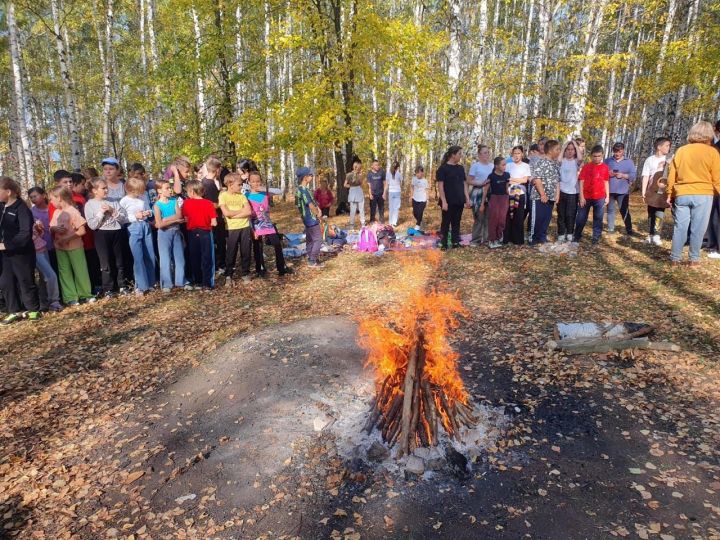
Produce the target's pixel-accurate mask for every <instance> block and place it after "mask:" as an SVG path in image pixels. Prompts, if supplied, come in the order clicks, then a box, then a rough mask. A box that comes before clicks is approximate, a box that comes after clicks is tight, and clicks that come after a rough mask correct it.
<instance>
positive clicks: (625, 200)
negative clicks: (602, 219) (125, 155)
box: [605, 142, 637, 236]
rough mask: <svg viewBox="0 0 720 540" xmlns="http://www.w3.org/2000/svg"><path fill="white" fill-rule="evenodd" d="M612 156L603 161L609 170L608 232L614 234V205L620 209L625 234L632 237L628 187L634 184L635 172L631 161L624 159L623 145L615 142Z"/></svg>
mask: <svg viewBox="0 0 720 540" xmlns="http://www.w3.org/2000/svg"><path fill="white" fill-rule="evenodd" d="M612 152H613V155H612V157H609V158H607V159H606V160H605V164H606V165H607V166H608V169H609V170H610V204H609V205H608V212H607V218H608V225H607V226H608V232H609V233H614V232H615V203H616V202H617V205H618V207H619V208H620V216H621V217H622V219H623V222H624V223H625V232H626V233H627V235H628V236H632V234H633V228H632V217H631V216H630V211H629V210H628V205H629V202H630V186H632V184H633V182H635V175H636V174H637V171H636V169H635V164H634V163H633V161H632V159H630V158H627V157H625V145H624V144H623V143H621V142H616V143H615V144H613V147H612Z"/></svg>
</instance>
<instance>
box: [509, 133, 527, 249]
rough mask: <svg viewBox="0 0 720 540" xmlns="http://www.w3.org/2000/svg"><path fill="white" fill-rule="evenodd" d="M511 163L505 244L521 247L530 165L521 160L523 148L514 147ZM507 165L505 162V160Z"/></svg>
mask: <svg viewBox="0 0 720 540" xmlns="http://www.w3.org/2000/svg"><path fill="white" fill-rule="evenodd" d="M510 155H511V161H510V163H508V164H507V172H508V174H509V175H510V188H509V189H508V193H509V195H510V210H509V212H508V222H507V223H506V226H505V243H508V242H512V243H513V244H515V245H519V246H521V245H523V242H524V237H523V224H524V223H525V211H526V209H527V204H526V199H527V189H528V182H529V180H530V165H528V164H527V163H525V161H524V160H523V155H524V152H523V147H522V146H515V147H514V148H513V149H512V152H511V154H510ZM506 163H507V160H506Z"/></svg>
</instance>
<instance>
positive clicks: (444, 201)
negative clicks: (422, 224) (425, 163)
mask: <svg viewBox="0 0 720 540" xmlns="http://www.w3.org/2000/svg"><path fill="white" fill-rule="evenodd" d="M461 159H462V148H461V147H460V146H451V147H450V148H448V151H447V152H445V155H444V156H443V158H442V161H441V162H440V167H438V170H437V173H436V175H435V177H436V179H437V190H438V195H439V196H440V206H441V208H442V221H441V223H440V249H442V250H447V248H448V232H449V231H450V229H451V228H452V244H451V246H452V247H453V248H459V247H460V222H461V221H462V213H463V208H470V195H469V194H468V187H467V183H466V180H465V167H463V166H462V165H461V164H460V160H461Z"/></svg>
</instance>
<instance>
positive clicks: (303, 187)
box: [295, 167, 325, 268]
mask: <svg viewBox="0 0 720 540" xmlns="http://www.w3.org/2000/svg"><path fill="white" fill-rule="evenodd" d="M296 176H297V182H298V189H297V193H296V194H295V204H296V205H297V207H298V210H300V217H302V220H303V225H305V243H306V246H307V254H308V266H309V267H310V268H322V267H323V266H325V265H324V264H323V263H321V262H320V261H318V254H319V253H320V246H321V245H322V229H321V227H320V217H321V215H322V213H321V212H320V209H319V208H318V205H317V203H316V202H315V199H313V196H312V194H311V193H310V189H309V188H308V186H309V185H310V182H312V179H313V177H314V176H315V173H314V172H313V170H312V169H311V168H309V167H300V168H299V169H298V171H297V175H296Z"/></svg>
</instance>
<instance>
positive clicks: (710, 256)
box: [707, 251, 720, 259]
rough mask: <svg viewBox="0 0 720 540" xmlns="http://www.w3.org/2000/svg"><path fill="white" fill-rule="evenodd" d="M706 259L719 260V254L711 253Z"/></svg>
mask: <svg viewBox="0 0 720 540" xmlns="http://www.w3.org/2000/svg"><path fill="white" fill-rule="evenodd" d="M707 256H708V259H720V253H718V252H717V251H711V252H709V253H708V254H707Z"/></svg>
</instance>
